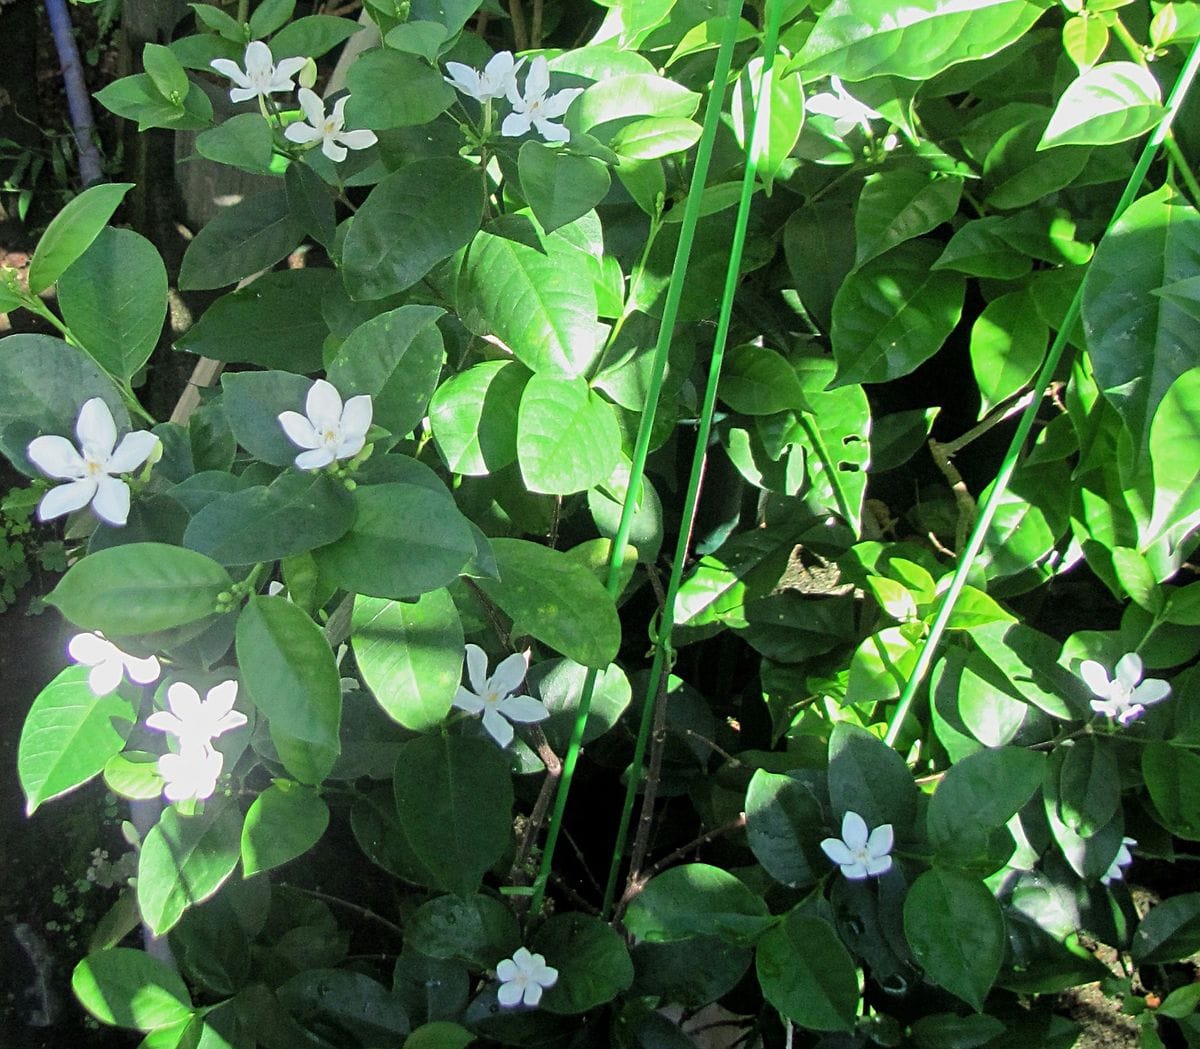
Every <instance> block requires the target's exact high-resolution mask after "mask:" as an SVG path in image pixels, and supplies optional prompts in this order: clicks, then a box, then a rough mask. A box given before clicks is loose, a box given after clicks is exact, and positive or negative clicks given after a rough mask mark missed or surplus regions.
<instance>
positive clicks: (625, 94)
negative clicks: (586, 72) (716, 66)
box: [567, 73, 700, 141]
mask: <svg viewBox="0 0 1200 1049" xmlns="http://www.w3.org/2000/svg"><path fill="white" fill-rule="evenodd" d="M699 103H700V96H699V95H698V94H696V92H694V91H689V90H688V89H687V88H686V87H684V86H683V85H681V84H677V83H676V82H675V81H673V80H668V79H666V78H665V77H660V76H654V75H652V74H649V73H625V74H622V75H619V76H610V77H606V78H604V79H600V80H597V81H596V82H595V83H594V84H592V85H591V86H590V87H589V88H588V89H587V90H586V91H585V92H584V93H583V94H582V95H581V96H580V97H579V98H578V99H576V101H575V103H574V104H573V105H572V107H571V111H570V113H569V114H568V117H567V126H568V127H569V128H571V130H573V131H575V130H578V131H587V132H590V133H591V134H593V135H596V136H597V137H599V138H601V141H604V136H603V135H601V134H599V133H598V132H597V131H596V129H597V128H600V127H601V126H603V125H606V124H616V122H617V121H625V120H628V119H629V118H631V117H690V116H691V115H692V114H693V113H695V112H696V107H697V106H698V105H699ZM620 127H621V125H616V126H615V127H614V129H613V130H614V131H617V130H620Z"/></svg>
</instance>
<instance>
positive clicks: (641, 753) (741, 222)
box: [600, 0, 782, 915]
mask: <svg viewBox="0 0 1200 1049" xmlns="http://www.w3.org/2000/svg"><path fill="white" fill-rule="evenodd" d="M781 12H782V5H781V4H780V3H778V2H777V0H767V3H766V11H765V21H766V26H765V32H764V35H763V66H762V73H761V78H760V81H759V92H758V105H757V106H754V111H753V117H752V119H751V122H750V133H749V136H748V140H749V141H748V148H747V150H746V168H745V172H744V174H743V176H742V191H741V198H740V200H739V201H738V213H737V219H736V222H735V225H734V231H733V243H732V245H731V247H730V252H729V266H728V268H727V269H726V271H725V287H724V292H723V294H722V297H721V309H720V314H719V317H718V320H717V331H716V335H715V337H714V340H713V355H712V360H711V361H710V363H709V370H708V383H707V385H706V387H705V390H704V404H703V407H702V408H701V411H700V423H699V427H698V429H697V432H696V450H695V452H694V454H693V456H692V469H691V474H690V476H689V477H688V487H687V494H686V496H685V497H684V503H683V513H682V515H681V518H680V520H681V525H682V527H681V528H680V530H679V538H678V540H677V542H676V545H675V556H674V559H673V561H672V564H671V578H670V581H669V582H668V583H667V590H666V595H665V597H664V601H663V613H662V621H661V624H660V627H659V631H658V637H657V638H656V639H655V645H654V662H653V664H652V666H651V669H650V677H649V679H648V680H647V682H646V695H645V698H644V699H643V702H642V720H641V724H640V726H639V728H638V737H637V744H636V746H635V748H634V754H633V761H632V763H631V765H630V768H629V779H628V782H627V784H626V787H625V802H624V805H623V806H622V809H621V821H620V824H619V826H618V828H617V838H616V841H615V843H614V845H613V854H612V860H611V862H610V864H609V870H608V881H607V883H606V885H605V888H604V903H603V905H602V906H601V911H600V913H601V914H605V915H607V914H609V913H610V911H611V909H612V906H613V902H614V900H615V898H616V888H617V879H618V875H619V874H620V869H621V858H622V856H623V855H624V852H625V842H626V840H627V838H628V836H629V823H630V819H631V817H632V815H633V805H634V800H635V799H636V797H637V790H638V785H639V784H640V783H641V779H642V763H643V761H644V760H645V756H646V744H647V741H648V739H649V736H650V725H651V723H652V721H653V720H654V718H653V714H654V706H655V702H656V701H657V699H658V693H659V682H660V680H661V677H662V675H663V674H664V673H665V672H666V670H667V667H666V657H667V652H668V651H669V650H670V645H671V632H672V630H673V629H674V626H675V599H676V596H677V595H678V593H679V586H680V583H681V582H682V580H683V565H684V562H685V561H686V560H687V551H688V544H689V541H690V538H691V533H692V522H693V520H694V518H695V514H696V504H697V503H698V501H699V497H700V482H701V478H702V476H703V473H704V460H705V456H706V450H707V447H708V438H709V434H710V433H711V431H712V418H713V412H714V410H715V408H716V401H717V383H718V381H719V379H720V375H721V365H722V363H723V362H724V357H725V345H726V342H727V341H728V338H729V322H730V318H731V316H732V315H733V299H734V296H735V294H736V293H737V285H738V277H739V273H740V269H741V261H742V252H743V249H744V248H745V244H746V227H747V225H748V223H749V219H750V200H751V198H752V197H753V195H754V183H755V177H756V175H757V169H758V165H757V160H756V157H757V149H758V146H759V144H760V142H761V138H762V136H763V135H764V134H766V133H767V130H768V129H769V128H770V123H771V74H772V71H773V69H774V63H775V50H776V45H777V43H778V40H779V24H780V20H781V17H782V16H781Z"/></svg>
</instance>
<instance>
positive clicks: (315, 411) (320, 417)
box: [304, 379, 342, 433]
mask: <svg viewBox="0 0 1200 1049" xmlns="http://www.w3.org/2000/svg"><path fill="white" fill-rule="evenodd" d="M304 412H305V414H306V415H307V416H308V420H309V422H311V423H312V425H313V429H314V430H316V431H317V433H320V432H321V431H322V430H336V429H337V428H338V427H339V426H340V425H341V422H342V395H341V394H340V393H338V392H337V387H336V386H334V385H333V383H331V382H326V381H325V380H324V379H318V380H317V381H316V382H314V383H313V384H312V386H311V387H310V389H309V391H308V397H307V398H306V399H305V402H304Z"/></svg>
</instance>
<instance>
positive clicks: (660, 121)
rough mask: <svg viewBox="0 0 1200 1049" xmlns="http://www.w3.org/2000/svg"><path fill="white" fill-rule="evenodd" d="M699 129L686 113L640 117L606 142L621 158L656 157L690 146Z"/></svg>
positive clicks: (696, 138) (697, 135) (696, 139)
mask: <svg viewBox="0 0 1200 1049" xmlns="http://www.w3.org/2000/svg"><path fill="white" fill-rule="evenodd" d="M700 132H701V127H700V125H699V124H697V123H696V122H695V121H694V120H688V119H687V118H686V117H644V118H643V119H641V120H633V121H630V122H629V123H628V124H625V125H623V126H622V127H621V130H620V131H618V132H617V133H616V134H615V135H613V137H612V138H611V139H609V142H608V145H609V148H610V149H611V150H612V151H613V152H614V153H616V154H618V155H619V156H620V157H621V159H622V160H657V159H659V158H661V157H667V156H670V155H671V154H672V153H682V152H683V151H684V150H685V149H691V148H692V146H694V145H695V144H696V142H697V141H698V140H699V138H700ZM523 181H524V179H522V182H523ZM534 214H537V210H536V209H534ZM539 219H540V216H539Z"/></svg>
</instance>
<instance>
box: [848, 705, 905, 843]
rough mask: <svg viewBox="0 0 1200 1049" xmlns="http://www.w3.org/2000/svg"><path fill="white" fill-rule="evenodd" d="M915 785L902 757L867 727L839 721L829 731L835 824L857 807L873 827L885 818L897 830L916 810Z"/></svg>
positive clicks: (884, 820) (884, 821)
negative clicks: (830, 731)
mask: <svg viewBox="0 0 1200 1049" xmlns="http://www.w3.org/2000/svg"><path fill="white" fill-rule="evenodd" d="M917 793H918V791H917V785H916V784H915V783H914V782H913V777H912V773H911V772H910V771H909V769H908V766H907V765H906V764H905V763H904V759H903V758H902V757H901V756H900V755H899V754H897V753H896V751H894V750H893V749H892V748H891V747H889V746H888V745H887V744H886V743H884V742H883V741H882V740H881V739H879V738H878V737H876V736H873V735H871V733H869V732H867V731H866V729H862V728H859V727H858V726H857V725H852V724H851V723H850V722H848V721H839V722H838V723H837V724H836V725H834V727H833V732H832V734H831V735H830V737H829V797H830V799H831V800H832V802H833V813H834V816H835V818H836V820H837V823H838V825H839V826H840V825H841V820H842V817H843V816H844V815H845V814H846V813H847V812H857V813H858V814H859V815H860V816H861V817H862V818H863V819H864V820H866V821H867V826H868V827H871V828H872V829H873V828H875V827H878V826H880V825H881V824H884V823H890V824H892V826H893V827H894V828H895V829H896V833H897V834H898V835H899V836H901V837H902V836H903V835H904V833H905V831H906V829H907V828H908V827H909V826H911V825H912V821H913V819H914V817H915V816H916V812H917Z"/></svg>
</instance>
